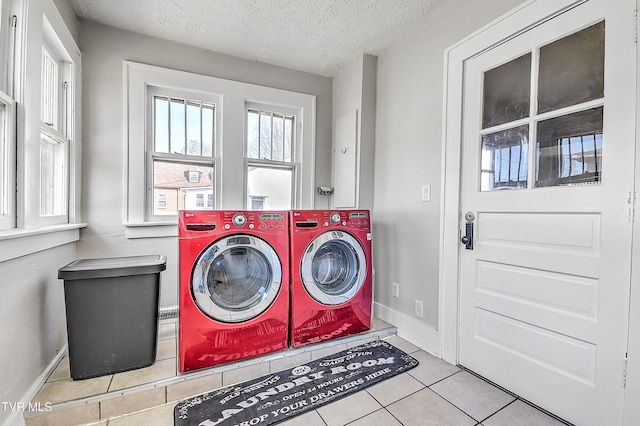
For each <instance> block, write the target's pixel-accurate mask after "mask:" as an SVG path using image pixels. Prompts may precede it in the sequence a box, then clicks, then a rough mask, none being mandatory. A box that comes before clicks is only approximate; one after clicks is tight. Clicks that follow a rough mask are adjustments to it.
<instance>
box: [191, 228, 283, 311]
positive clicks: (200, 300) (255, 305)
mask: <svg viewBox="0 0 640 426" xmlns="http://www.w3.org/2000/svg"><path fill="white" fill-rule="evenodd" d="M281 285H282V265H281V263H280V259H279V258H278V255H277V253H276V251H275V250H274V249H273V248H272V247H271V246H270V245H269V244H267V243H266V242H265V241H263V240H261V239H260V238H258V237H254V236H251V235H232V236H228V237H225V238H222V239H220V240H217V241H215V242H214V243H213V244H211V245H210V246H208V247H207V248H206V249H205V250H204V251H203V252H202V253H201V254H200V256H199V257H198V259H197V260H196V264H195V266H194V269H193V273H192V277H191V291H192V293H193V297H194V298H195V301H196V304H197V305H198V307H199V308H200V310H201V311H202V312H204V313H205V314H206V315H208V316H209V317H211V318H213V319H215V320H218V321H222V322H229V323H238V322H243V321H247V320H250V319H252V318H255V317H257V316H258V315H260V314H261V313H262V312H264V311H265V310H267V308H268V307H269V306H270V305H271V303H273V301H274V300H275V298H276V297H277V295H278V291H279V290H280V286H281Z"/></svg>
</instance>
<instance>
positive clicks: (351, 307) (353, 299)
mask: <svg viewBox="0 0 640 426" xmlns="http://www.w3.org/2000/svg"><path fill="white" fill-rule="evenodd" d="M290 215H291V220H290V241H291V243H290V250H291V346H294V347H295V346H300V345H304V344H307V343H315V342H321V341H324V340H328V339H333V338H336V337H341V336H346V335H350V334H355V333H360V332H363V331H367V330H369V329H370V326H371V308H372V292H373V289H372V267H371V229H370V226H371V222H370V214H369V211H368V210H294V211H291V212H290Z"/></svg>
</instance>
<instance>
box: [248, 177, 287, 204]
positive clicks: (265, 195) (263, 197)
mask: <svg viewBox="0 0 640 426" xmlns="http://www.w3.org/2000/svg"><path fill="white" fill-rule="evenodd" d="M292 185H293V170H292V169H280V168H273V167H254V166H249V173H248V174H247V195H248V197H249V199H248V200H247V206H249V207H250V208H254V207H256V206H261V207H262V209H264V210H287V209H291V208H292V199H293V198H292V194H291V188H292ZM254 201H255V202H254Z"/></svg>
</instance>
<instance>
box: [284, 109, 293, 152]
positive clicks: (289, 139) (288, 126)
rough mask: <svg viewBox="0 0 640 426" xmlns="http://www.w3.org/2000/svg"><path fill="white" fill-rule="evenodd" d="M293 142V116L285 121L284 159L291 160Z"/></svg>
mask: <svg viewBox="0 0 640 426" xmlns="http://www.w3.org/2000/svg"><path fill="white" fill-rule="evenodd" d="M292 144H293V117H287V118H286V120H285V122H284V161H288V162H291V157H292V155H291V146H292Z"/></svg>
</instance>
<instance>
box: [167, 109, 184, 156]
mask: <svg viewBox="0 0 640 426" xmlns="http://www.w3.org/2000/svg"><path fill="white" fill-rule="evenodd" d="M170 113H171V114H170V115H171V149H170V152H171V153H173V154H184V153H185V107H184V101H182V100H177V99H171V111H170Z"/></svg>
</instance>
